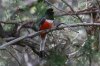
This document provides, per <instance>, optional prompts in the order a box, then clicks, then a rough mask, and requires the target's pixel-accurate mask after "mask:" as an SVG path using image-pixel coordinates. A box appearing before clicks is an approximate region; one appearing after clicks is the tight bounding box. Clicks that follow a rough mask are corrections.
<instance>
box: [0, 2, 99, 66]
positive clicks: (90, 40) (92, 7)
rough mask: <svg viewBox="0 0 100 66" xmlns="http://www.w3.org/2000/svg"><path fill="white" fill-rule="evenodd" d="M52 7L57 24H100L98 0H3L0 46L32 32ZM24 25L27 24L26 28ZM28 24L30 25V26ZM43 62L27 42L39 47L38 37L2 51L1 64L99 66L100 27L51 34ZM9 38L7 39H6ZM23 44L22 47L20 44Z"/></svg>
mask: <svg viewBox="0 0 100 66" xmlns="http://www.w3.org/2000/svg"><path fill="white" fill-rule="evenodd" d="M50 7H51V8H53V9H54V13H55V21H57V23H64V25H61V26H60V27H62V26H65V25H68V24H77V23H82V24H83V23H97V22H98V23H99V22H100V20H99V12H95V11H99V10H100V1H99V0H0V22H1V23H0V32H1V34H0V45H2V44H4V43H6V42H8V41H11V40H9V38H13V39H15V38H17V37H20V36H23V35H28V34H30V33H36V32H35V31H34V30H33V28H34V25H33V24H35V27H37V25H38V22H39V21H40V19H41V18H42V17H43V16H44V13H45V11H46V9H48V8H50ZM23 25H24V27H23ZM25 26H31V28H27V27H25ZM47 37H48V38H47V40H46V53H47V54H48V56H47V57H45V58H44V59H43V60H42V61H40V60H41V59H40V58H39V56H38V55H37V54H36V53H35V52H34V51H32V48H30V47H28V46H27V45H33V46H34V48H33V49H35V50H37V51H38V50H39V44H40V40H41V39H40V38H39V36H36V37H31V38H26V39H23V40H21V41H19V42H16V43H15V44H14V45H11V46H9V47H7V48H6V49H5V50H0V66H100V62H99V61H100V53H99V52H100V29H99V27H96V26H76V27H70V26H69V27H67V28H64V29H62V30H56V31H53V32H50V33H48V36H47ZM7 40H8V41H7ZM19 45H22V46H19Z"/></svg>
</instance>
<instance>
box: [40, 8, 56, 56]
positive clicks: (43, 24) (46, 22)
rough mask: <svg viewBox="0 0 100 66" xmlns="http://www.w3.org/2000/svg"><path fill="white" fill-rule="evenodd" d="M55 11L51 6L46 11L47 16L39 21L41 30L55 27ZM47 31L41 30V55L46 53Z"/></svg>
mask: <svg viewBox="0 0 100 66" xmlns="http://www.w3.org/2000/svg"><path fill="white" fill-rule="evenodd" d="M53 21H54V12H53V9H52V8H49V9H47V10H46V12H45V16H44V17H43V18H42V19H41V20H40V23H39V29H38V30H39V31H41V30H46V29H51V28H52V27H54V23H53ZM46 37H47V35H46V33H45V32H41V33H40V38H41V43H40V55H41V56H43V55H44V50H45V42H46Z"/></svg>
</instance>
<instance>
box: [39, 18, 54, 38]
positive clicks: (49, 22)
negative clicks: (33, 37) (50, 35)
mask: <svg viewBox="0 0 100 66" xmlns="http://www.w3.org/2000/svg"><path fill="white" fill-rule="evenodd" d="M52 27H53V21H52V20H45V22H44V23H43V24H42V25H41V26H40V29H39V30H46V29H51V28H52ZM45 35H46V33H45V32H41V37H42V38H45Z"/></svg>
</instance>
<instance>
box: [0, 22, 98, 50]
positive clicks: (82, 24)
mask: <svg viewBox="0 0 100 66" xmlns="http://www.w3.org/2000/svg"><path fill="white" fill-rule="evenodd" d="M78 26H100V23H77V24H67V25H66V26H63V27H57V28H52V29H48V30H42V31H38V32H36V33H34V32H33V33H31V34H28V35H24V36H21V37H18V38H16V39H14V40H12V41H9V42H8V43H5V44H2V45H1V46H0V49H5V47H7V46H9V45H12V44H14V43H16V42H18V41H21V40H23V39H25V38H28V37H36V36H38V35H39V34H40V33H41V32H46V33H49V32H52V31H54V30H62V29H64V28H67V27H78Z"/></svg>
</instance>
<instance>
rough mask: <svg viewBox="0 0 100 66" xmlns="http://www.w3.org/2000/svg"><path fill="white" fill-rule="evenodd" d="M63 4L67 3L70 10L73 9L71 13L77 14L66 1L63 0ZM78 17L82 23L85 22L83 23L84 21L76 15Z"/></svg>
mask: <svg viewBox="0 0 100 66" xmlns="http://www.w3.org/2000/svg"><path fill="white" fill-rule="evenodd" d="M61 1H62V2H63V3H65V4H66V5H67V6H68V7H69V8H70V9H71V11H72V12H73V13H75V11H74V9H73V8H72V7H71V6H70V5H69V4H68V3H67V2H66V1H65V0H61ZM76 16H77V17H78V19H79V20H80V21H81V22H83V21H82V19H81V18H80V17H79V16H78V15H77V14H76Z"/></svg>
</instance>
